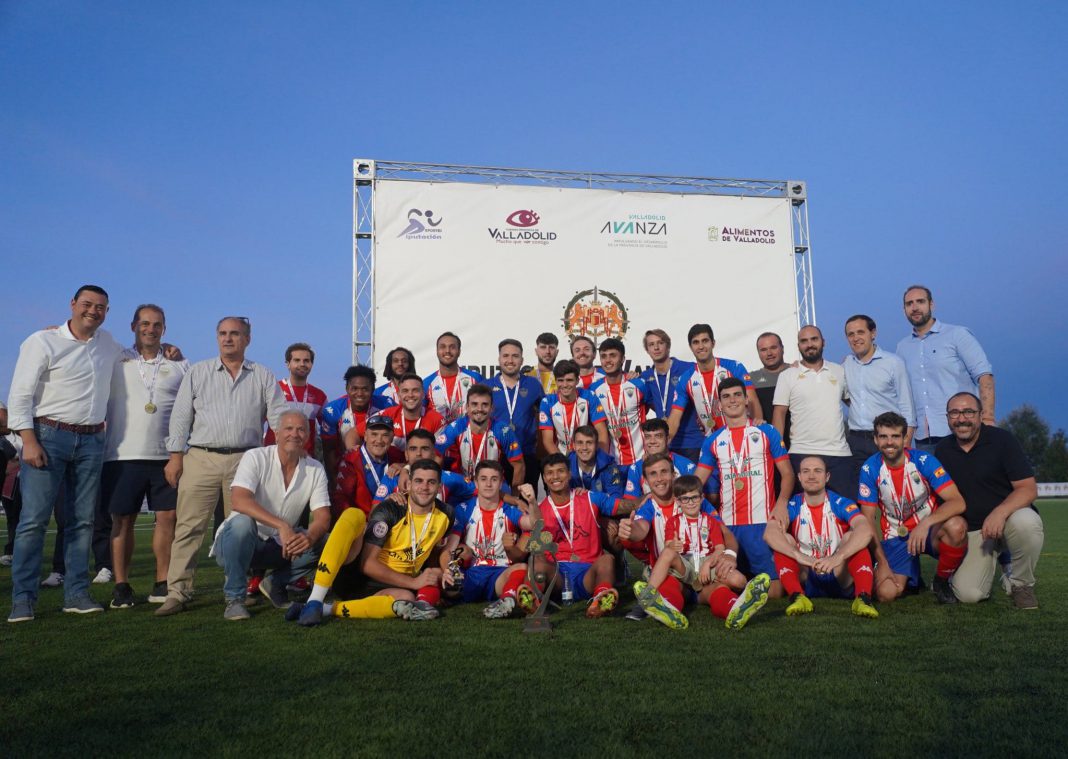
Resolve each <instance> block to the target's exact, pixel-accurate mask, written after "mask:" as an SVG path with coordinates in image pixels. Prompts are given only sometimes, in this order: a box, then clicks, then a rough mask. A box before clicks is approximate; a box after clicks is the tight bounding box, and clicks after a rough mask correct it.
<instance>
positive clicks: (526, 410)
mask: <svg viewBox="0 0 1068 759" xmlns="http://www.w3.org/2000/svg"><path fill="white" fill-rule="evenodd" d="M544 337H545V335H542V336H541V338H544ZM549 337H552V335H549ZM541 338H539V339H541ZM553 339H555V338H553ZM540 348H541V345H540V344H539V353H538V355H539V357H540V356H541V352H540ZM553 355H554V356H555V355H556V354H555V353H554V354H553ZM539 360H540V358H539ZM497 361H498V363H499V364H500V367H501V373H500V374H498V375H497V376H495V377H493V378H492V379H491V380H490V381H489V382H487V383H486V384H487V385H488V386H489V388H490V389H491V390H492V391H493V421H494V423H495V424H500V425H507V426H509V427H511V428H512V432H513V433H514V434H515V436H516V439H517V440H518V441H519V447H520V448H521V449H522V451H523V467H524V469H525V470H526V482H527V484H528V485H530V486H532V487H535V488H536V487H537V486H538V459H537V455H536V454H537V444H538V407H539V406H540V404H541V399H542V396H543V395H545V393H544V392H543V391H542V383H541V382H540V381H539V380H537V379H535V378H534V377H527V376H523V375H521V374H520V371H521V370H522V368H523V345H522V343H520V342H519V341H518V340H513V339H511V338H508V339H505V340H501V342H500V343H499V344H498V345H497ZM549 374H550V376H551V375H552V372H551V371H550V372H549ZM514 474H515V473H514V472H513V475H514ZM512 480H513V482H514V481H515V477H513V478H512Z"/></svg>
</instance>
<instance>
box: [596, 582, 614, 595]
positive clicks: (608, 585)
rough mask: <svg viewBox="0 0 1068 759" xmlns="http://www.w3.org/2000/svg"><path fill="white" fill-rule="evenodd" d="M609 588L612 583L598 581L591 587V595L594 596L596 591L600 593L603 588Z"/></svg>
mask: <svg viewBox="0 0 1068 759" xmlns="http://www.w3.org/2000/svg"><path fill="white" fill-rule="evenodd" d="M611 589H612V583H610V582H602V583H599V584H598V585H597V587H596V588H594V589H593V595H595V596H596V595H597V594H598V593H600V592H601V591H603V590H611Z"/></svg>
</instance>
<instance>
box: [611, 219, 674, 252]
mask: <svg viewBox="0 0 1068 759" xmlns="http://www.w3.org/2000/svg"><path fill="white" fill-rule="evenodd" d="M601 234H602V235H604V236H606V237H607V238H608V247H610V248H666V247H667V234H668V230H667V217H666V216H663V215H661V214H649V213H632V214H628V215H627V218H626V219H622V220H616V219H609V220H608V221H606V222H605V223H604V224H602V225H601Z"/></svg>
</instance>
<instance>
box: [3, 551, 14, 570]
mask: <svg viewBox="0 0 1068 759" xmlns="http://www.w3.org/2000/svg"><path fill="white" fill-rule="evenodd" d="M12 561H13V559H12V557H11V554H9V553H5V554H4V555H3V556H0V567H10V566H11V562H12Z"/></svg>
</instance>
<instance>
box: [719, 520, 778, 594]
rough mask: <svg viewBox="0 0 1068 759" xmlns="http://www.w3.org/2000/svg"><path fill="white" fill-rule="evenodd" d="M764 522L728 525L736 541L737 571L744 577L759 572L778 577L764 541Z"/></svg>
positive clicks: (769, 549) (772, 558) (775, 578)
mask: <svg viewBox="0 0 1068 759" xmlns="http://www.w3.org/2000/svg"><path fill="white" fill-rule="evenodd" d="M766 527H767V525H766V524H742V525H738V526H736V527H728V528H727V529H728V530H730V531H731V534H732V535H734V537H735V539H736V540H737V541H738V571H739V572H741V573H742V574H743V575H745V576H746V577H753V576H754V575H758V574H761V573H764V574H766V575H767V576H768V577H770V578H771V579H773V580H778V579H779V572H778V570H777V569H775V558H774V557H773V556H772V552H771V548H769V547H768V544H767V543H765V542H764V529H765V528H766Z"/></svg>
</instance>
